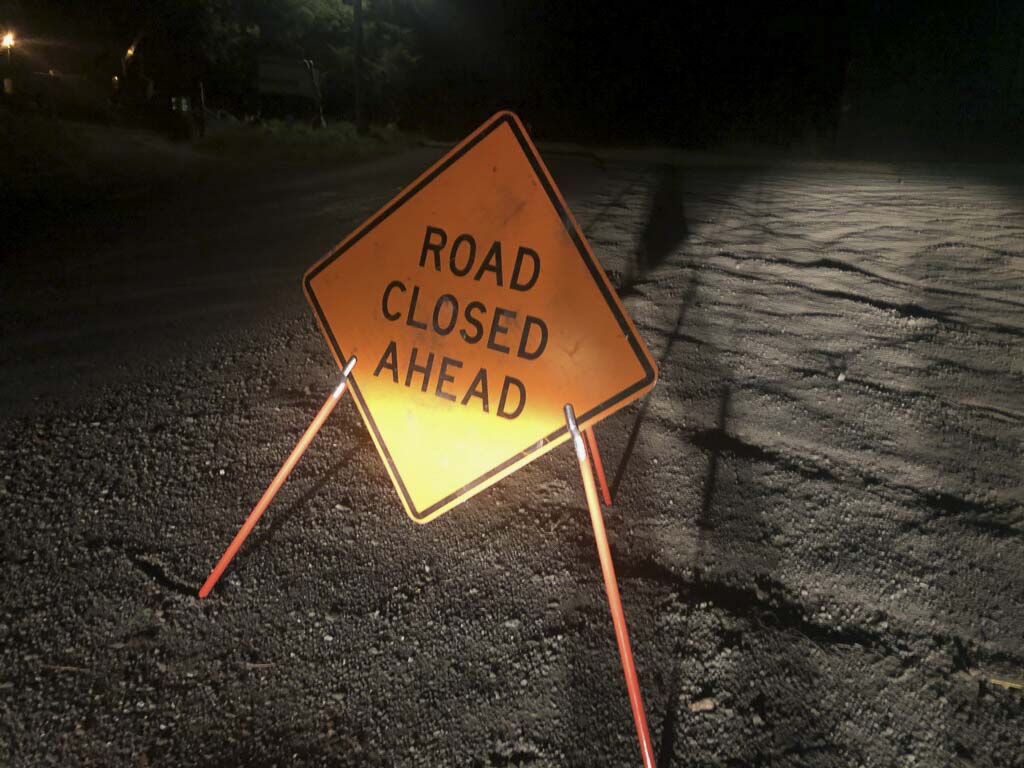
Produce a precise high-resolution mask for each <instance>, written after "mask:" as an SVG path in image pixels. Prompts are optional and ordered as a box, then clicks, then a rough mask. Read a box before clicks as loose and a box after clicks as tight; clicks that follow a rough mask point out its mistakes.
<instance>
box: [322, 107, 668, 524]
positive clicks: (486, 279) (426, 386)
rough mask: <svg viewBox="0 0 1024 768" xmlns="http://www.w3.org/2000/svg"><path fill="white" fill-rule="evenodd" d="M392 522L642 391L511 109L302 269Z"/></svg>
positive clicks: (626, 332) (637, 367)
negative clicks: (388, 495) (383, 484)
mask: <svg viewBox="0 0 1024 768" xmlns="http://www.w3.org/2000/svg"><path fill="white" fill-rule="evenodd" d="M304 284H305V289H306V296H307V298H308V299H309V301H310V304H312V306H313V309H314V311H315V312H316V316H317V319H318V320H319V322H320V327H321V329H322V330H323V332H324V335H325V336H326V337H327V340H328V342H329V344H330V346H331V349H332V351H333V353H334V356H335V359H336V360H337V362H338V365H339V367H340V366H342V365H343V364H344V361H345V360H346V359H348V357H349V356H351V355H356V356H357V358H358V361H359V362H358V365H357V366H356V368H355V370H354V372H353V373H352V375H351V377H350V383H351V388H352V394H353V395H354V396H355V400H356V403H357V405H358V407H359V411H360V413H361V414H362V416H363V419H364V420H365V422H366V425H367V428H368V429H369V430H370V434H371V435H372V436H373V441H374V443H376V445H377V450H378V451H380V455H381V457H382V458H383V459H384V463H385V465H386V466H387V469H388V472H389V473H390V475H391V478H392V480H393V481H394V483H395V487H396V488H397V490H398V495H399V496H400V497H401V499H402V503H403V504H404V505H405V509H406V511H407V512H408V514H409V516H410V517H412V519H413V520H415V521H417V522H421V523H422V522H426V521H428V520H430V519H432V518H434V517H437V516H438V515H440V514H442V513H443V512H446V511H448V510H449V509H451V508H452V507H454V506H455V505H457V504H459V503H461V502H462V501H465V500H466V499H467V498H469V497H470V496H472V495H473V494H476V493H479V492H480V491H481V490H483V489H484V488H486V487H488V486H490V485H492V484H493V483H495V482H497V481H498V480H500V479H501V478H502V477H505V476H506V475H508V474H511V473H512V472H514V471H516V470H517V469H519V468H520V467H522V466H523V465H524V464H526V463H528V462H530V461H532V460H533V459H536V458H537V457H538V456H541V455H542V454H544V453H546V452H547V451H550V450H551V449H552V448H554V447H555V446H557V445H559V444H561V443H563V442H565V441H566V440H567V439H568V438H569V435H568V432H567V430H566V425H565V420H564V415H563V411H562V408H563V406H564V405H565V404H566V403H571V404H572V405H573V407H574V408H575V411H576V414H577V419H578V421H579V423H580V425H581V427H585V426H588V425H590V424H593V423H594V422H596V421H598V420H600V419H602V418H604V417H605V416H608V415H609V414H611V413H613V412H614V411H616V410H618V409H619V408H622V407H623V406H624V405H626V404H627V403H629V402H631V401H633V400H635V399H636V398H638V397H640V396H641V395H643V394H644V393H645V392H647V391H648V390H650V388H651V387H653V386H654V382H655V379H656V378H657V371H656V369H655V365H654V361H653V360H652V358H651V355H650V352H648V350H647V347H646V346H645V345H644V343H643V341H642V340H641V339H640V337H639V335H638V334H637V332H636V329H635V328H634V327H633V323H632V322H631V321H630V319H629V317H628V316H627V315H626V312H625V310H624V309H623V307H622V304H621V303H620V301H619V299H618V297H617V296H616V295H615V292H614V290H613V289H612V287H611V285H610V283H609V282H608V278H607V276H606V275H605V273H604V271H603V270H602V269H601V266H600V265H599V264H598V262H597V260H596V259H595V258H594V255H593V253H592V252H591V250H590V246H589V245H588V244H587V241H586V239H585V238H584V237H583V234H582V233H581V232H580V229H579V227H578V225H577V224H576V221H575V219H574V218H573V216H572V214H571V213H570V212H569V209H568V207H567V206H566V204H565V200H563V199H562V195H561V194H560V193H559V191H558V189H557V188H556V187H555V183H554V181H553V180H552V178H551V174H550V173H548V170H547V168H546V167H545V166H544V163H543V162H542V161H541V159H540V156H539V155H538V154H537V150H536V148H535V147H534V146H533V143H532V142H531V141H530V139H529V137H528V136H527V135H526V131H525V130H524V129H523V126H522V124H521V123H520V121H519V119H518V118H517V117H516V116H515V115H513V114H511V113H509V112H501V113H499V114H497V115H495V116H494V117H492V118H491V119H490V120H488V121H487V122H486V123H484V125H483V126H481V127H480V128H478V129H477V130H476V131H475V132H474V133H473V134H472V135H470V136H469V137H468V138H467V139H465V140H464V141H463V142H462V143H461V144H459V145H458V146H457V147H455V149H453V150H452V151H451V152H449V153H448V154H447V155H445V156H444V157H443V158H442V159H441V160H440V161H439V162H438V163H437V164H436V165H434V166H433V167H432V168H431V169H430V170H428V171H427V172H426V173H424V174H423V175H422V176H420V177H419V178H418V179H417V180H416V181H415V182H413V183H412V184H411V185H410V186H409V187H407V188H406V189H404V190H403V191H402V192H401V193H399V195H398V196H397V197H395V199H393V200H392V201H391V202H389V203H388V204H387V205H386V206H384V208H383V209H382V210H380V211H379V212H378V213H376V214H375V215H374V216H372V217H371V218H370V219H369V220H368V221H367V222H365V223H364V224H363V225H362V226H360V227H359V228H358V229H357V230H356V231H355V232H354V233H352V234H351V235H350V236H349V237H348V238H346V239H345V240H344V241H342V242H341V243H340V244H339V245H338V246H337V247H336V248H335V249H334V250H333V251H331V252H330V253H329V254H328V255H327V256H325V257H324V258H323V259H321V260H320V261H319V262H318V263H317V264H316V265H315V266H314V267H313V268H312V269H310V270H309V272H307V273H306V276H305V281H304Z"/></svg>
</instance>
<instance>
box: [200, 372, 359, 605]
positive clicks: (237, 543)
mask: <svg viewBox="0 0 1024 768" xmlns="http://www.w3.org/2000/svg"><path fill="white" fill-rule="evenodd" d="M355 365H356V358H355V356H353V357H350V358H349V360H348V362H347V363H346V364H345V368H344V370H343V371H342V372H341V383H340V384H339V385H338V387H337V389H335V390H334V392H332V393H331V395H330V396H329V397H328V398H327V400H326V401H325V402H324V404H323V405H322V406H320V410H319V411H318V412H317V414H316V417H315V418H314V419H313V421H312V423H310V425H309V426H308V427H307V428H306V431H305V433H303V435H302V437H300V438H299V442H298V443H296V444H295V447H294V448H293V449H292V452H291V453H290V454H289V455H288V458H287V459H285V462H284V464H282V465H281V468H280V469H279V470H278V471H277V474H276V475H275V476H274V479H273V480H272V481H271V483H270V485H269V487H268V488H267V490H266V491H264V492H263V496H261V497H260V500H259V501H258V502H256V506H255V507H253V510H252V512H250V513H249V517H247V518H246V519H245V523H244V524H243V525H242V527H241V529H240V530H239V531H238V533H237V534H235V538H234V539H233V540H232V542H231V544H230V545H228V548H227V550H225V552H224V554H223V555H221V558H220V560H219V561H218V563H217V565H216V567H215V568H214V569H213V571H211V572H210V575H209V577H207V579H206V583H205V584H203V587H202V589H200V590H199V597H200V598H204V597H206V596H207V595H208V594H210V590H211V589H213V587H214V585H215V584H216V583H217V582H218V581H219V580H220V577H221V576H222V575H223V574H224V570H225V569H226V568H227V567H228V565H229V564H230V563H231V561H232V559H234V557H235V554H236V553H237V552H238V549H239V547H241V546H242V544H243V543H244V542H245V540H246V539H247V538H248V537H249V534H250V533H252V529H253V528H255V527H256V523H258V522H259V519H260V518H261V517H262V516H263V513H264V512H266V511H267V507H269V506H270V502H271V501H273V500H274V497H275V496H276V495H277V492H278V491H279V490H280V489H281V486H282V485H284V481H285V480H287V479H288V475H290V474H291V472H292V469H294V468H295V465H296V464H298V462H299V459H301V458H302V454H304V453H305V452H306V448H308V447H309V444H310V443H311V442H312V441H313V438H314V437H316V433H317V432H319V431H320V427H322V426H323V424H324V422H325V421H326V420H327V417H328V416H330V415H331V412H332V411H333V410H334V406H336V405H337V404H338V401H339V400H340V399H341V396H342V394H343V393H344V392H345V389H346V386H347V385H348V375H349V374H350V373H351V372H352V369H353V368H354V367H355Z"/></svg>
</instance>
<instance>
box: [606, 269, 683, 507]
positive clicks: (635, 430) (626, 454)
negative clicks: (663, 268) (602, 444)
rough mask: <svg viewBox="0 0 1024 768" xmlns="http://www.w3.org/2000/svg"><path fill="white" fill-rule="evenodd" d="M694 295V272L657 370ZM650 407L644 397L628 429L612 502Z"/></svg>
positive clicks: (668, 353)
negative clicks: (638, 411) (627, 437)
mask: <svg viewBox="0 0 1024 768" xmlns="http://www.w3.org/2000/svg"><path fill="white" fill-rule="evenodd" d="M696 295H697V275H696V273H691V274H690V279H689V282H688V284H687V287H686V293H685V294H683V300H682V301H681V302H680V303H679V313H678V314H677V315H676V322H675V326H674V327H673V328H672V332H671V333H670V334H669V337H668V342H667V343H666V344H665V348H664V349H663V350H662V353H661V355H660V357H659V358H658V369H659V370H662V369H664V368H665V366H666V364H667V363H668V361H669V359H670V357H671V354H672V347H673V346H674V345H675V343H676V342H677V341H678V340H679V339H681V338H683V337H684V334H683V333H682V328H683V323H684V322H685V320H686V312H687V310H688V309H689V308H690V305H691V304H692V303H693V299H694V297H695V296H696ZM650 407H651V398H650V397H647V398H645V399H644V402H643V405H642V406H641V407H640V413H638V414H637V416H636V420H635V421H634V422H633V427H632V428H631V429H630V431H629V439H627V440H626V449H625V450H624V451H623V452H622V458H621V459H619V466H618V468H617V469H616V470H615V478H614V479H613V480H612V484H611V487H610V488H609V491H610V492H611V495H612V501H613V502H614V501H615V499H616V497H617V496H618V492H619V486H620V485H621V484H622V478H623V477H624V476H625V474H626V469H627V467H628V466H629V459H630V457H631V456H632V455H633V451H634V450H635V449H636V441H637V438H639V437H640V427H642V426H643V423H644V419H645V418H646V417H647V411H648V409H649V408H650Z"/></svg>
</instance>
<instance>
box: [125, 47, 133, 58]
mask: <svg viewBox="0 0 1024 768" xmlns="http://www.w3.org/2000/svg"><path fill="white" fill-rule="evenodd" d="M134 55H135V43H132V44H131V45H129V46H128V50H127V51H125V53H124V57H125V59H130V58H131V57H132V56H134Z"/></svg>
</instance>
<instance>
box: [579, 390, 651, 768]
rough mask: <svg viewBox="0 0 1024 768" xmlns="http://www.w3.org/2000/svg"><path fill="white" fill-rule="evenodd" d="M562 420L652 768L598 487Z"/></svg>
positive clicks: (646, 764) (638, 731) (581, 443)
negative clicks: (573, 453) (576, 464)
mask: <svg viewBox="0 0 1024 768" xmlns="http://www.w3.org/2000/svg"><path fill="white" fill-rule="evenodd" d="M565 420H566V423H567V424H568V426H569V432H570V433H571V434H572V440H573V445H574V446H575V448H576V458H577V459H579V463H580V474H581V475H582V476H583V490H584V492H585V493H586V495H587V506H588V507H589V508H590V522H591V524H592V525H593V527H594V539H595V540H596V541H597V554H598V556H599V557H600V559H601V573H602V574H603V575H604V588H605V591H606V592H607V593H608V606H609V608H611V612H612V624H614V625H615V641H616V642H617V643H618V645H619V658H620V659H621V660H622V671H623V673H624V674H625V676H626V689H627V690H628V691H629V706H630V708H631V709H632V710H633V722H634V723H635V724H636V735H637V739H638V740H639V741H640V754H641V756H642V757H643V760H644V768H655V766H654V748H653V746H652V745H651V734H650V732H649V731H648V730H647V716H646V715H645V714H644V702H643V698H642V697H641V695H640V682H639V681H638V680H637V676H636V667H634V666H633V651H632V649H631V648H630V645H629V630H628V629H627V628H626V616H625V614H623V612H622V601H621V600H620V599H619V585H618V582H617V581H616V579H615V565H614V563H612V553H611V549H610V548H609V546H608V536H607V535H606V534H605V530H604V518H603V517H602V515H601V503H600V502H599V501H598V498H597V486H596V484H595V482H594V473H593V472H592V471H591V468H590V460H589V458H588V456H587V447H586V444H585V442H584V440H583V435H581V434H580V429H579V427H578V426H577V424H576V414H575V413H574V412H573V409H572V406H571V405H566V406H565Z"/></svg>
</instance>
